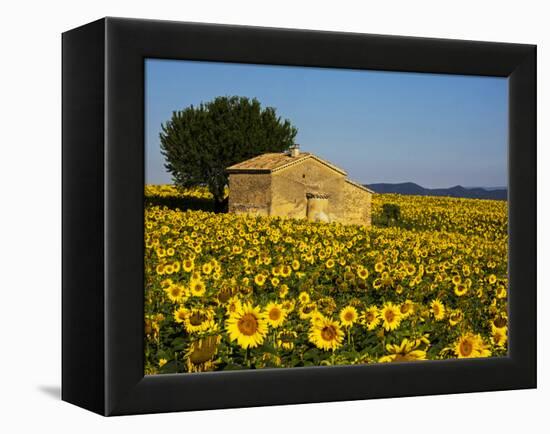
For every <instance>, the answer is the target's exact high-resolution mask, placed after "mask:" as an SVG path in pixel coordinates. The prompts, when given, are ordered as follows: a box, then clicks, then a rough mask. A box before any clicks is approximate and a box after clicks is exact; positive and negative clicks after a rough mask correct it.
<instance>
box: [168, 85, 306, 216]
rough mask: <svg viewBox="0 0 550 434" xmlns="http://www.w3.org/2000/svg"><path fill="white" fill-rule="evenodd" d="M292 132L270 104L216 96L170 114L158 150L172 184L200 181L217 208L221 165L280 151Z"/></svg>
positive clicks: (221, 198)
mask: <svg viewBox="0 0 550 434" xmlns="http://www.w3.org/2000/svg"><path fill="white" fill-rule="evenodd" d="M296 133H297V130H296V128H295V127H294V126H293V125H292V124H291V123H290V121H289V120H286V119H285V120H282V119H281V118H280V117H279V116H277V113H276V111H275V109H274V108H273V107H265V108H262V106H261V104H260V102H259V101H258V100H257V99H255V98H254V99H249V98H246V97H238V96H232V97H217V98H215V99H214V100H212V101H209V102H206V103H201V104H200V105H199V106H192V105H191V106H189V107H187V108H185V109H184V110H181V111H175V112H173V113H172V117H171V119H170V120H168V121H167V122H166V123H165V124H163V125H162V131H161V133H160V144H161V152H162V154H163V155H164V157H165V159H166V163H165V167H166V169H167V170H168V171H169V172H170V174H171V175H172V179H173V181H174V184H176V185H177V186H180V187H192V186H197V185H206V186H208V189H209V190H210V192H211V193H212V195H213V196H214V200H215V209H216V210H217V211H221V210H222V209H223V208H224V206H225V204H224V196H225V191H224V190H225V187H226V185H227V183H228V175H227V172H226V170H225V169H226V168H227V167H228V166H231V165H233V164H236V163H239V162H241V161H244V160H247V159H249V158H252V157H255V156H257V155H260V154H263V153H266V152H283V151H285V150H287V149H288V148H289V147H290V146H292V145H293V144H294V138H295V137H296Z"/></svg>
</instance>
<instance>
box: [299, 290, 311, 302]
mask: <svg viewBox="0 0 550 434" xmlns="http://www.w3.org/2000/svg"><path fill="white" fill-rule="evenodd" d="M309 300H310V299H309V294H308V293H307V292H305V291H302V292H300V295H298V301H299V302H300V303H301V304H306V303H309Z"/></svg>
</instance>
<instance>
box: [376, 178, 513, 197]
mask: <svg viewBox="0 0 550 434" xmlns="http://www.w3.org/2000/svg"><path fill="white" fill-rule="evenodd" d="M366 186H367V187H368V188H370V189H371V190H373V191H374V192H376V193H398V194H412V195H417V196H449V197H464V198H468V199H493V200H507V198H508V190H507V189H506V188H503V187H499V188H494V187H493V188H488V187H471V188H466V187H462V186H461V185H456V186H454V187H450V188H424V187H422V186H420V185H418V184H415V183H414V182H402V183H399V184H383V183H382V184H366Z"/></svg>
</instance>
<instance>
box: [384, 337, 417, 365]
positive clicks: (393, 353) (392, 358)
mask: <svg viewBox="0 0 550 434" xmlns="http://www.w3.org/2000/svg"><path fill="white" fill-rule="evenodd" d="M421 344H422V340H421V339H417V340H413V341H409V340H408V339H403V341H401V345H391V344H388V345H386V351H387V352H388V353H389V354H388V355H386V356H383V357H381V358H380V359H379V360H378V361H379V362H380V363H387V362H411V361H415V360H426V351H423V350H419V349H418V347H419V346H420V345H421Z"/></svg>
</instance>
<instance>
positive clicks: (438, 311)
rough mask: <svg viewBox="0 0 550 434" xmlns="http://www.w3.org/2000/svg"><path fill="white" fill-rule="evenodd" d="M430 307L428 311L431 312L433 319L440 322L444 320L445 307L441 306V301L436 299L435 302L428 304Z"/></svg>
mask: <svg viewBox="0 0 550 434" xmlns="http://www.w3.org/2000/svg"><path fill="white" fill-rule="evenodd" d="M430 307H431V309H430V311H431V312H432V314H433V316H434V318H435V319H436V320H437V321H440V320H442V319H443V318H445V306H444V305H443V303H442V302H441V300H439V299H438V298H436V299H435V300H432V302H431V303H430Z"/></svg>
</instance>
